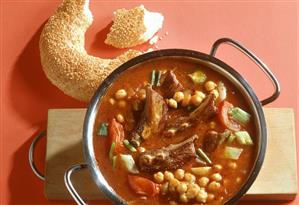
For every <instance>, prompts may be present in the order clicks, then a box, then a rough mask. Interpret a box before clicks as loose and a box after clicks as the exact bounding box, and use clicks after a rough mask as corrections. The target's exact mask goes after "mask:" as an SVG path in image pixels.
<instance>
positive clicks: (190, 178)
mask: <svg viewBox="0 0 299 205" xmlns="http://www.w3.org/2000/svg"><path fill="white" fill-rule="evenodd" d="M184 179H185V181H187V182H195V179H196V178H195V176H194V175H193V174H191V173H186V174H185V176H184Z"/></svg>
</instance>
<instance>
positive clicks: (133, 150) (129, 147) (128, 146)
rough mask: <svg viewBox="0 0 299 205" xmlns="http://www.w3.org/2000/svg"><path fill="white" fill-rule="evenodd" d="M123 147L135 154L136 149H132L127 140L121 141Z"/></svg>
mask: <svg viewBox="0 0 299 205" xmlns="http://www.w3.org/2000/svg"><path fill="white" fill-rule="evenodd" d="M123 143H124V145H125V147H126V148H127V149H128V150H130V151H131V152H137V150H136V148H135V147H133V146H132V145H131V144H130V142H129V141H128V140H124V141H123Z"/></svg>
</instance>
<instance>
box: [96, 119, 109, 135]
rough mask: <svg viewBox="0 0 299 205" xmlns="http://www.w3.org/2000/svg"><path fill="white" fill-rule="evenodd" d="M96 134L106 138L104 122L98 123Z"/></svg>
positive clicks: (106, 125)
mask: <svg viewBox="0 0 299 205" xmlns="http://www.w3.org/2000/svg"><path fill="white" fill-rule="evenodd" d="M97 134H98V135H99V136H107V135H108V124H107V123H105V122H102V123H100V126H99V128H98V132H97Z"/></svg>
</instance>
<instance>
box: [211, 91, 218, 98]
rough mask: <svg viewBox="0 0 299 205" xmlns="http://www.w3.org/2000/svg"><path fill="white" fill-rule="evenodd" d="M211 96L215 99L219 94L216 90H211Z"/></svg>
mask: <svg viewBox="0 0 299 205" xmlns="http://www.w3.org/2000/svg"><path fill="white" fill-rule="evenodd" d="M211 94H213V95H215V97H216V98H218V97H219V92H218V90H212V91H211Z"/></svg>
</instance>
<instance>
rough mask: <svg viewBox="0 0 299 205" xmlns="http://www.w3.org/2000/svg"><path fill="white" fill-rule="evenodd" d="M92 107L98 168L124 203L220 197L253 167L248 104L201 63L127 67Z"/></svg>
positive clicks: (211, 202) (210, 203) (211, 204)
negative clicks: (94, 120)
mask: <svg viewBox="0 0 299 205" xmlns="http://www.w3.org/2000/svg"><path fill="white" fill-rule="evenodd" d="M98 113H99V114H98V116H97V120H96V127H95V133H94V135H95V137H94V149H95V152H96V158H97V161H98V163H99V165H100V166H99V167H100V169H101V171H102V173H103V175H104V176H105V178H106V179H107V181H108V183H109V184H110V185H111V186H112V187H113V189H114V190H115V191H116V192H117V193H118V194H119V195H120V196H121V197H122V198H124V199H125V200H126V201H127V202H128V203H129V204H132V205H134V204H148V205H150V204H161V205H166V204H167V205H168V204H170V205H178V204H207V205H216V204H223V203H224V202H225V201H227V200H228V199H230V198H231V197H232V196H233V195H234V194H235V193H236V192H237V191H238V190H239V189H240V188H241V186H242V185H243V182H244V181H245V180H246V179H247V177H248V174H249V173H250V170H251V167H252V166H253V161H254V155H255V147H256V145H255V144H256V137H255V135H256V131H255V129H254V119H253V118H252V117H251V115H252V113H251V110H250V107H249V105H248V104H247V103H246V101H245V100H244V99H243V97H242V95H241V93H239V91H238V89H237V88H235V87H234V85H233V84H232V83H230V82H229V81H228V80H227V79H225V78H224V77H222V76H221V75H220V74H218V73H217V72H215V71H213V70H211V69H209V68H207V67H205V66H203V65H201V64H197V63H195V62H190V61H187V60H183V59H176V58H173V59H158V60H153V61H150V62H146V63H143V64H141V65H139V66H137V67H135V68H132V69H129V70H127V71H125V72H123V73H122V75H120V77H119V78H117V79H116V80H115V81H114V82H113V84H112V85H111V87H110V88H109V89H108V91H107V93H106V94H105V96H104V97H103V99H102V101H101V104H100V108H99V112H98Z"/></svg>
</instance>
